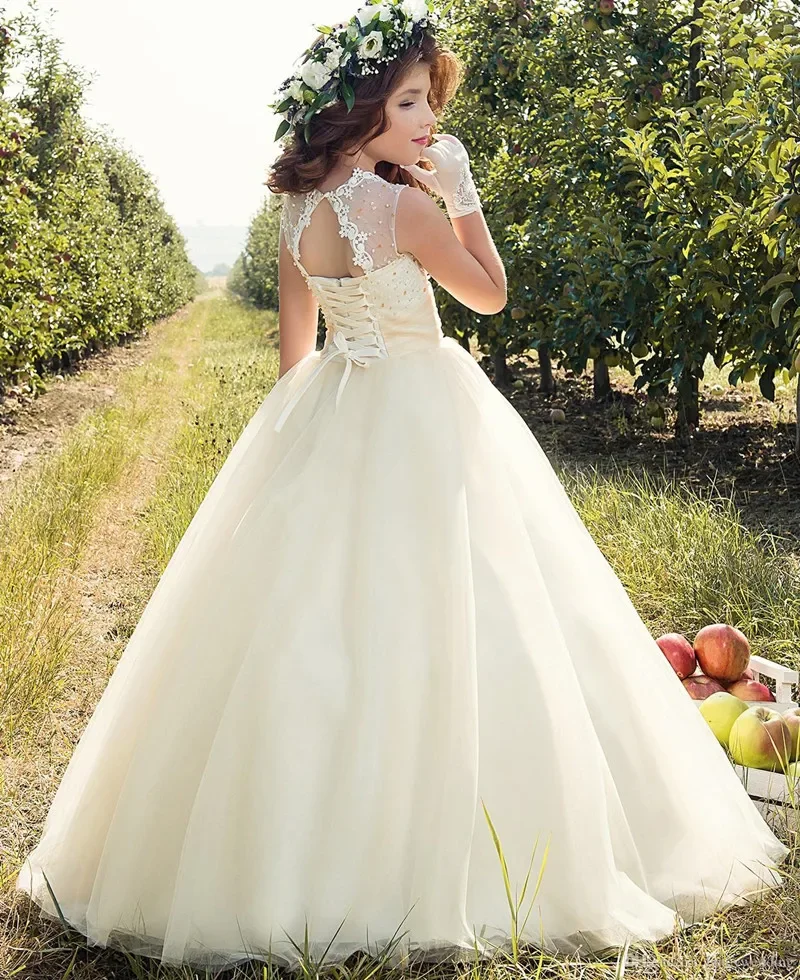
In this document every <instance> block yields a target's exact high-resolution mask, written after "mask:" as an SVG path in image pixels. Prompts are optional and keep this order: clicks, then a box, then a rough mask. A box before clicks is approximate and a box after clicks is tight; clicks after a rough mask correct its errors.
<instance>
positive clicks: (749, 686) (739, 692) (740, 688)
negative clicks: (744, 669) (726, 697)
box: [725, 678, 775, 701]
mask: <svg viewBox="0 0 800 980" xmlns="http://www.w3.org/2000/svg"><path fill="white" fill-rule="evenodd" d="M725 690H726V691H728V693H729V694H735V695H736V697H737V698H741V699H742V701H774V700H775V695H774V694H773V693H772V691H770V689H769V688H768V687H767V685H766V684H762V683H760V681H751V680H749V679H747V678H743V679H741V680H738V681H734V682H733V684H726V685H725Z"/></svg>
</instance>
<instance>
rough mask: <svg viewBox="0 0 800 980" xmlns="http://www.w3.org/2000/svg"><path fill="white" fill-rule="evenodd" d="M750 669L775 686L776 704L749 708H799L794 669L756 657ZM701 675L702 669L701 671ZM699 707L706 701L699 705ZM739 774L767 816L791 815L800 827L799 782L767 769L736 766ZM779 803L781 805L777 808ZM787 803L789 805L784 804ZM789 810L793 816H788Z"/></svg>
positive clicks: (798, 675) (799, 684)
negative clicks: (789, 780) (793, 782)
mask: <svg viewBox="0 0 800 980" xmlns="http://www.w3.org/2000/svg"><path fill="white" fill-rule="evenodd" d="M749 666H750V669H751V670H752V671H753V676H754V677H755V679H756V680H757V681H760V682H761V683H762V684H766V683H767V680H771V681H772V682H773V683H772V684H771V685H770V684H767V686H768V687H770V688H774V694H775V698H776V700H775V701H745V704H747V705H748V706H752V705H756V704H763V705H766V706H767V707H768V708H772V709H773V710H774V711H785V710H786V709H787V708H796V707H797V706H798V702H797V700H796V698H797V697H798V695H799V694H800V680H799V679H800V672H798V671H796V670H793V669H792V668H791V667H784V666H783V665H782V664H776V663H775V662H774V661H772V660H767V658H766V657H758V656H755V655H752V656H751V657H750V664H749ZM697 672H698V673H700V669H699V668H698V671H697ZM695 703H696V704H697V706H698V708H699V707H700V705H701V704H702V703H703V702H702V700H699V701H696V702H695ZM733 768H734V769H735V770H736V774H737V775H738V776H739V778H740V779H741V781H742V783H743V784H744V788H745V789H746V790H747V793H748V795H749V796H750V797H752V799H753V800H754V801H755V803H756V804H757V805H758V807H759V810H761V812H762V814H764V816H765V817H768V818H769V822H770V823H771V822H772V821H773V820H776V821H777V822H780V820H781V819H786V818H787V816H788V819H789V824H790V826H791V827H792V829H794V830H796V829H798V828H800V780H795V785H794V786H793V787H792V786H789V785H788V780H787V778H786V776H785V775H784V773H783V772H780V771H779V772H770V771H769V770H767V769H753V768H751V767H750V766H740V765H737V764H735V763H734V764H733ZM776 804H778V806H777V807H776ZM784 804H785V805H784ZM787 811H791V813H788V814H787Z"/></svg>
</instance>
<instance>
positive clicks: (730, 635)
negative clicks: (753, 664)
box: [694, 623, 750, 684]
mask: <svg viewBox="0 0 800 980" xmlns="http://www.w3.org/2000/svg"><path fill="white" fill-rule="evenodd" d="M694 652H695V654H696V656H697V662H698V663H699V664H700V669H701V670H702V671H703V673H704V674H708V676H709V677H715V678H716V679H717V680H718V681H723V682H724V683H729V684H732V683H733V682H734V681H738V680H739V678H740V677H741V676H742V674H743V673H744V671H745V669H746V668H747V665H748V664H749V663H750V644H749V643H748V642H747V637H746V636H745V635H744V633H742V631H741V630H737V629H736V627H735V626H728V625H727V623H712V624H711V625H710V626H704V627H703V628H702V629H701V630H700V632H699V633H698V634H697V635H696V636H695V638H694Z"/></svg>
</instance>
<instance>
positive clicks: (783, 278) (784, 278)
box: [759, 272, 794, 296]
mask: <svg viewBox="0 0 800 980" xmlns="http://www.w3.org/2000/svg"><path fill="white" fill-rule="evenodd" d="M785 282H794V276H791V275H789V273H788V272H779V273H778V275H777V276H773V277H772V278H771V279H770V280H769V281H768V282H766V283H764V285H763V286H762V287H761V289H760V290H759V296H763V295H764V293H766V292H767V290H768V289H772V287H773V286H780V285H782V284H783V283H785Z"/></svg>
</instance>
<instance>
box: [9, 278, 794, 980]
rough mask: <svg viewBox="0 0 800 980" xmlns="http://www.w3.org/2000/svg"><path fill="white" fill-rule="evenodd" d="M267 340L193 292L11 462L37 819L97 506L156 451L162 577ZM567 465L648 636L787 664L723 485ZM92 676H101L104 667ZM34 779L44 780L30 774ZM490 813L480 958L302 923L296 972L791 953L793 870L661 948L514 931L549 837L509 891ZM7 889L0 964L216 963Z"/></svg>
mask: <svg viewBox="0 0 800 980" xmlns="http://www.w3.org/2000/svg"><path fill="white" fill-rule="evenodd" d="M275 342H276V326H275V322H274V317H270V316H269V315H263V314H257V313H254V312H253V311H252V310H249V309H248V308H247V307H245V306H244V305H242V304H240V303H238V302H235V301H233V300H230V299H225V298H222V299H209V300H205V301H204V302H203V303H202V304H197V306H196V308H195V309H194V310H193V312H192V315H191V316H190V318H189V319H188V320H187V321H184V322H183V323H181V324H180V325H175V327H174V328H170V329H166V330H165V332H164V335H163V337H162V338H161V339H160V341H159V344H158V347H157V351H156V353H155V355H154V358H153V359H152V360H151V361H149V362H148V363H147V364H145V365H142V366H141V368H138V369H135V370H133V371H132V372H131V374H130V375H129V377H128V379H127V381H126V383H125V384H124V385H123V386H122V388H121V390H120V393H119V395H118V398H117V400H116V402H115V403H114V404H113V405H112V406H111V407H109V408H107V409H105V410H104V411H101V412H96V413H94V414H93V415H91V416H89V417H88V418H87V419H86V420H84V422H83V423H82V424H81V425H80V426H78V427H77V428H76V429H75V430H74V432H73V434H72V436H71V437H70V439H68V440H67V442H66V443H65V445H64V446H63V448H62V449H61V450H60V451H59V452H58V454H56V455H55V456H53V457H52V458H50V459H48V460H47V461H45V462H44V463H43V464H42V465H41V466H40V467H38V468H36V469H35V470H30V471H28V470H26V471H25V472H24V473H22V474H20V476H19V478H18V480H17V483H16V485H15V487H14V488H13V491H12V493H11V495H10V496H9V498H8V500H7V503H6V506H5V510H4V512H3V513H2V515H1V516H0V549H2V557H3V559H4V560H3V563H2V567H0V597H1V600H0V601H2V608H3V611H4V613H5V615H4V617H3V622H2V625H0V658H2V660H0V666H2V669H3V676H2V681H0V692H1V693H2V710H3V715H2V718H3V724H4V734H5V735H6V736H7V739H8V741H7V747H12V746H13V748H14V750H15V752H17V753H19V754H20V757H22V749H23V748H24V750H25V761H24V762H21V763H20V765H25V766H28V767H29V769H30V771H31V774H33V773H40V774H43V775H41V778H40V781H39V784H38V791H39V793H40V797H39V798H37V799H35V800H34V801H32V802H28V803H26V806H25V807H22V806H21V805H20V802H19V801H18V800H12V799H11V798H10V797H9V796H8V787H6V788H5V790H3V791H2V792H3V793H4V794H5V798H3V796H2V795H0V804H1V805H2V806H3V812H4V813H11V814H14V813H19V814H27V818H26V819H29V820H30V819H33V820H36V821H41V819H42V818H43V814H44V812H45V810H46V806H47V801H48V799H49V798H50V797H51V796H52V793H53V792H54V791H55V786H56V785H57V780H58V773H59V771H60V770H61V768H62V767H63V765H64V764H65V762H66V760H67V759H68V757H69V754H70V751H71V745H72V743H71V741H70V740H69V739H64V740H62V741H61V742H59V743H57V744H58V746H59V752H60V754H59V755H57V757H56V758H55V759H53V758H51V754H52V752H53V741H52V739H50V740H49V741H48V740H47V739H46V738H45V739H41V740H37V739H36V738H33V737H32V735H33V733H35V732H36V730H37V728H38V729H42V728H44V729H46V728H47V726H48V724H53V725H55V726H56V727H58V724H59V712H63V711H64V710H65V706H64V705H63V704H62V702H61V700H60V692H61V685H62V682H63V674H64V671H65V669H66V668H67V666H68V665H69V664H73V665H74V664H78V665H80V664H81V663H82V662H83V660H84V658H86V656H87V646H86V644H87V642H89V639H88V638H87V637H86V636H85V635H83V632H82V630H83V623H84V621H85V614H86V610H85V608H84V607H83V606H82V605H81V603H80V602H78V601H77V596H76V593H75V590H74V589H73V588H71V586H70V583H71V582H72V581H73V580H74V579H76V578H77V577H79V576H80V575H81V574H82V573H83V572H84V571H85V565H86V562H87V555H88V551H89V545H90V543H91V542H92V541H93V540H97V539H101V538H102V537H103V535H104V533H105V531H106V527H105V524H104V521H105V519H106V517H105V514H106V511H105V509H104V503H105V504H107V503H108V502H109V501H113V500H114V499H116V498H124V497H125V494H126V492H127V491H128V489H129V488H128V483H129V482H130V481H132V480H133V479H135V478H136V474H137V473H138V472H139V469H138V467H139V465H140V464H141V461H142V459H143V458H145V457H146V458H150V459H151V461H152V463H153V466H154V467H155V475H154V479H153V481H152V486H149V485H148V490H147V494H146V498H145V499H144V502H143V505H142V506H141V507H140V508H138V509H137V511H136V513H135V514H131V515H130V524H131V526H132V527H133V528H134V529H135V533H136V536H137V548H136V549H135V550H134V552H133V553H135V555H136V562H137V563H138V565H139V568H138V569H131V574H132V575H134V574H139V575H143V581H144V582H145V583H149V585H150V586H152V585H154V584H155V581H156V579H157V577H158V574H159V573H160V571H161V570H163V568H164V567H165V565H166V563H167V562H168V560H169V557H170V556H171V554H172V553H173V551H174V549H175V547H176V545H177V543H178V541H179V540H180V538H181V536H182V534H183V533H184V531H185V529H186V527H187V526H188V524H189V522H190V520H191V518H192V516H193V514H194V512H195V511H196V509H197V506H198V505H199V503H200V502H201V501H202V499H203V497H204V495H205V493H206V492H207V490H208V487H209V486H210V484H211V482H212V481H213V479H214V476H215V475H216V473H217V472H218V470H219V467H220V466H221V465H222V463H223V461H224V459H225V458H226V456H227V454H228V452H229V450H230V447H231V446H232V444H233V443H234V442H235V440H236V438H237V437H238V435H239V434H240V432H241V431H242V429H243V427H244V425H245V424H246V423H247V421H248V420H249V418H250V417H251V416H252V414H253V412H254V411H255V409H256V408H257V407H258V404H259V402H260V400H261V399H262V398H263V397H264V395H265V394H266V392H267V391H268V390H269V388H270V386H271V384H272V383H273V381H274V379H275V377H276V376H277V364H278V362H277V352H276V348H275ZM559 470H560V476H561V478H562V480H563V481H564V483H565V485H566V487H567V490H568V492H569V493H570V496H571V497H572V499H573V502H574V503H575V506H576V508H577V509H578V511H579V513H580V514H581V517H582V518H583V520H584V521H585V523H586V524H587V526H588V528H589V530H590V531H591V533H592V535H593V536H594V538H595V540H596V541H597V542H598V544H599V545H600V547H601V548H602V550H603V551H604V553H605V554H606V556H607V558H608V559H609V561H610V563H611V564H612V566H613V567H614V568H615V570H616V571H617V573H618V574H619V575H620V578H621V579H622V581H623V584H624V585H625V587H626V588H627V589H628V591H629V593H630V595H631V597H632V599H633V601H634V604H635V605H636V607H637V609H638V610H639V612H640V614H641V615H642V617H643V619H644V620H645V622H646V623H647V625H648V627H650V629H651V632H653V634H654V635H657V634H658V633H661V632H667V631H673V630H677V631H681V632H686V633H688V634H689V635H691V633H692V632H694V631H695V630H696V629H698V628H699V627H700V626H702V625H705V624H706V623H707V622H711V621H726V622H731V623H734V624H735V625H737V626H739V627H740V628H741V629H743V630H744V632H745V633H746V634H747V635H748V636H750V637H751V638H752V640H753V644H754V652H758V653H762V654H763V655H765V656H769V657H771V658H773V659H776V660H780V661H782V662H785V663H790V664H792V665H793V666H796V665H797V664H796V660H797V656H798V652H797V650H796V649H795V642H796V637H797V635H798V632H799V630H798V626H799V625H800V623H799V621H800V599H799V598H798V597H799V596H800V588H798V585H800V582H799V581H798V570H797V566H796V565H793V564H792V563H791V561H790V560H789V558H788V557H787V556H786V555H785V554H783V553H782V552H781V550H780V549H779V548H778V547H777V546H776V544H775V542H774V540H773V539H772V538H770V536H769V535H767V534H758V533H755V532H752V531H749V530H747V529H746V528H745V527H744V526H743V525H742V523H741V521H740V520H739V517H738V512H737V510H736V507H735V506H734V504H733V502H732V500H731V499H730V498H726V497H725V495H724V494H722V495H714V494H711V493H709V494H708V495H699V494H698V493H696V492H694V491H690V490H688V489H687V488H685V487H682V486H681V485H680V484H679V483H677V482H676V481H670V480H666V479H658V478H656V477H650V476H641V475H639V476H634V475H632V474H631V473H629V472H627V471H626V470H625V469H620V470H619V472H616V473H613V472H611V473H609V472H603V473H601V472H600V471H599V470H596V469H593V468H591V467H581V468H577V469H576V468H569V467H568V466H565V467H563V468H562V467H559ZM146 598H147V589H146V588H145V589H144V590H142V589H141V588H140V589H138V590H137V589H134V590H132V592H131V594H130V595H128V594H127V593H124V592H123V593H121V595H120V599H119V601H120V604H121V605H122V606H124V607H125V609H124V610H123V611H124V615H125V617H126V621H127V622H129V623H134V622H135V621H136V618H137V616H138V614H139V613H140V612H141V608H142V606H143V603H144V602H145V601H146ZM2 631H5V632H2ZM118 649H121V646H120V647H118ZM96 680H97V683H98V686H99V687H101V686H102V684H103V683H104V682H105V675H103V674H101V675H100V676H99V678H97V679H96ZM98 696H99V692H98ZM48 719H49V720H48ZM26 734H28V735H29V736H31V737H29V738H27V739H26V738H25V735H26ZM76 734H77V733H76ZM17 784H18V785H24V784H25V783H24V780H23V781H20V780H18V781H17ZM29 785H34V786H35V785H37V783H36V780H35V779H34V777H33V775H31V778H30V782H29ZM484 815H485V817H486V820H487V824H488V831H487V832H490V833H491V836H492V840H493V841H494V845H495V849H496V851H497V857H498V875H499V876H501V877H502V881H503V884H504V887H505V891H506V895H507V899H508V905H509V923H508V926H509V933H510V935H511V937H512V944H511V949H510V950H508V949H506V950H496V951H495V952H494V955H493V956H492V957H491V958H490V959H484V960H476V962H475V963H473V964H470V963H464V964H461V965H460V966H459V967H454V966H452V965H447V964H440V965H434V964H425V965H420V966H419V967H414V968H413V971H412V970H411V967H410V966H409V967H408V968H406V969H399V968H392V967H390V965H389V963H388V955H389V954H390V953H391V948H390V949H388V950H386V951H385V953H384V955H383V957H382V956H380V955H378V956H377V957H361V956H359V955H358V954H356V955H354V956H353V957H351V958H350V960H349V961H348V962H347V964H346V965H333V964H325V963H324V958H323V962H322V963H320V962H319V961H315V960H314V958H313V957H312V956H311V955H310V953H309V949H308V936H307V935H306V936H305V937H303V938H299V937H292V939H293V941H294V942H295V943H296V945H297V949H298V952H299V953H300V955H301V960H302V963H301V968H300V975H302V976H303V977H309V978H310V977H315V976H317V975H319V974H320V973H321V972H322V971H323V970H324V972H330V975H332V976H336V977H340V978H348V980H349V978H352V980H362V978H363V980H368V978H369V980H371V978H373V977H382V976H392V975H395V974H399V973H404V972H414V973H415V975H421V974H422V973H424V974H427V975H431V976H436V977H443V978H444V977H452V976H453V975H454V973H457V974H458V975H464V976H469V977H471V978H473V980H480V978H482V977H487V978H499V977H506V976H509V975H513V976H519V977H525V978H528V977H530V976H534V977H551V978H554V980H555V978H558V980H566V978H567V977H569V978H575V980H577V978H584V977H586V978H589V977H591V978H597V977H617V976H621V975H623V974H626V975H628V976H631V977H642V978H644V977H669V978H675V980H689V978H695V977H697V978H699V977H703V978H706V977H712V976H719V977H725V978H726V980H727V978H731V980H734V978H742V980H744V978H745V977H754V976H759V977H767V976H771V975H775V976H777V975H785V974H788V973H790V972H791V969H793V968H800V954H799V952H798V951H800V937H798V935H796V933H797V925H796V923H797V922H798V915H797V906H798V889H797V887H796V883H795V881H794V880H791V881H790V882H789V885H788V887H787V889H785V890H784V891H783V893H779V894H776V895H774V896H770V897H769V898H767V899H765V900H764V901H763V902H762V903H760V904H758V905H755V906H753V907H752V908H736V909H729V910H726V911H725V912H723V913H721V914H719V915H718V916H714V917H711V918H709V919H708V920H706V921H704V922H703V923H702V924H700V925H699V926H696V927H694V928H693V929H692V930H690V931H689V932H686V933H683V934H676V935H675V936H674V937H670V938H668V939H666V940H663V941H662V942H660V943H658V944H652V943H642V944H637V947H635V948H630V949H628V948H625V949H623V950H619V951H612V952H611V953H610V954H609V955H608V956H607V957H603V956H600V955H597V956H594V957H589V958H580V959H579V958H577V957H568V956H561V957H554V956H550V955H549V954H546V953H544V952H542V951H541V950H540V949H538V948H537V947H536V946H534V945H533V944H531V943H527V942H523V941H522V939H521V935H520V934H521V932H522V931H523V930H524V929H525V923H526V922H527V920H528V915H529V914H530V909H527V910H526V908H525V899H526V897H527V899H528V902H532V900H533V899H534V898H535V896H536V894H537V892H538V890H539V886H540V883H541V880H542V875H543V874H546V867H545V865H546V859H547V848H545V851H544V855H543V857H542V859H541V862H540V867H539V869H538V873H535V874H534V881H533V887H532V888H531V889H530V892H532V894H529V887H528V886H529V882H530V879H531V867H532V866H533V860H534V855H535V853H536V847H534V852H533V855H532V857H531V867H529V868H528V871H527V875H526V876H525V878H524V881H523V883H522V891H521V894H520V895H517V893H516V891H515V888H516V881H515V879H514V875H512V874H511V872H510V871H509V868H508V867H507V864H506V860H505V855H504V852H503V848H502V841H501V839H500V837H499V835H498V834H497V833H496V830H495V827H494V825H493V824H492V822H491V819H490V816H489V813H488V812H487V811H485V812H484ZM15 819H21V818H19V817H15ZM26 833H27V836H28V837H29V838H30V837H32V836H34V835H32V834H31V833H30V831H27V832H26ZM18 836H19V837H24V836H26V835H25V834H22V833H18ZM28 843H30V840H28ZM536 846H538V841H537V845H536ZM793 866H794V857H793V858H792V861H791V865H790V867H789V868H787V872H789V873H791V874H793V871H792V868H793ZM11 870H12V869H10V867H9V864H8V862H7V861H6V870H5V871H4V872H3V873H2V875H0V882H3V887H4V888H6V889H7V888H9V887H10V885H11V882H12V880H13V874H12V873H11ZM0 898H2V901H3V906H2V908H3V912H2V922H3V925H4V927H5V928H4V929H2V930H0V975H3V976H8V977H11V976H18V977H24V978H25V980H56V978H58V980H66V978H67V977H69V978H70V980H111V978H112V977H114V978H125V977H137V978H142V980H155V978H165V980H168V978H176V980H177V978H179V977H180V978H186V980H190V978H194V977H198V978H200V977H204V976H208V977H211V976H214V975H215V973H214V972H213V971H208V973H206V972H205V971H198V970H192V969H189V968H188V967H187V968H185V969H179V968H170V967H163V966H162V965H161V964H160V963H159V962H158V961H157V960H154V959H148V958H145V957H136V956H133V955H131V954H127V953H123V952H120V951H113V950H102V949H87V948H86V947H85V946H83V945H82V944H81V940H80V936H77V935H76V934H75V933H72V932H71V933H69V935H68V936H66V935H64V933H63V931H62V930H61V929H60V927H59V926H58V924H57V923H51V924H47V923H44V922H39V921H38V920H37V921H32V922H31V923H30V924H28V923H26V922H24V921H23V920H22V919H21V917H20V912H19V908H18V906H14V907H12V906H11V905H10V903H7V902H6V900H5V898H4V897H3V896H2V894H0ZM401 927H402V923H400V924H399V925H398V929H400V928H401ZM529 931H530V927H529ZM532 931H533V932H535V931H536V929H535V926H534V927H533V929H532ZM781 957H782V962H783V967H781V966H780V963H779V960H780V959H781ZM4 971H5V972H4ZM277 972H278V971H277V967H275V966H274V964H264V963H259V962H256V961H253V962H251V963H248V964H246V965H242V966H240V967H237V968H234V969H231V970H229V971H224V973H223V974H220V975H224V976H225V977H226V978H228V980H235V978H253V980H255V978H260V980H266V978H267V977H270V976H272V975H273V974H274V973H275V974H276V973H277Z"/></svg>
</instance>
